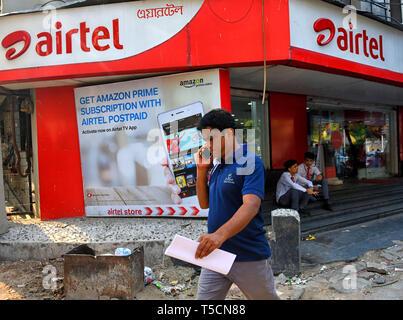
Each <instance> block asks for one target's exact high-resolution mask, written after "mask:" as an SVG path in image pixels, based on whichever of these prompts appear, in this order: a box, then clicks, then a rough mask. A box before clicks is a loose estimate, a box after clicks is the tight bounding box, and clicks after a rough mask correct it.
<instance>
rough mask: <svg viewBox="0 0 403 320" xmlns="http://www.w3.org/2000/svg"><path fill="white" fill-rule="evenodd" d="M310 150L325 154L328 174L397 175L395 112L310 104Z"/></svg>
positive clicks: (356, 176)
mask: <svg viewBox="0 0 403 320" xmlns="http://www.w3.org/2000/svg"><path fill="white" fill-rule="evenodd" d="M307 111H308V113H307V114H308V135H309V137H308V143H309V149H310V151H312V152H314V153H315V154H317V153H318V152H319V154H321V153H322V154H323V157H322V160H321V159H319V158H318V161H319V162H321V163H320V165H321V167H322V170H323V171H324V172H326V173H327V175H328V176H330V177H332V175H334V177H336V176H337V177H338V178H340V179H349V178H352V179H375V178H384V177H390V176H392V175H393V161H394V159H393V157H392V152H391V149H392V145H393V144H392V141H391V140H392V128H391V114H392V111H391V112H387V111H385V112H382V111H367V110H348V109H342V108H337V109H336V108H334V109H332V108H329V107H324V108H320V107H317V106H309V105H308V110H307Z"/></svg>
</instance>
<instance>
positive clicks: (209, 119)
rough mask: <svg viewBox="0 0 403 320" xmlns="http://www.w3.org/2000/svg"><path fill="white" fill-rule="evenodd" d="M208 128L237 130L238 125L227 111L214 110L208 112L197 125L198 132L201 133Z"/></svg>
mask: <svg viewBox="0 0 403 320" xmlns="http://www.w3.org/2000/svg"><path fill="white" fill-rule="evenodd" d="M207 127H211V128H212V129H218V130H220V131H223V130H224V129H228V128H232V129H236V128H237V125H236V123H235V120H234V117H233V116H232V114H231V113H229V112H228V111H227V110H224V109H213V110H211V111H209V112H207V113H206V114H205V115H204V116H203V118H201V120H200V121H199V123H198V124H197V130H199V131H202V130H203V129H205V128H207Z"/></svg>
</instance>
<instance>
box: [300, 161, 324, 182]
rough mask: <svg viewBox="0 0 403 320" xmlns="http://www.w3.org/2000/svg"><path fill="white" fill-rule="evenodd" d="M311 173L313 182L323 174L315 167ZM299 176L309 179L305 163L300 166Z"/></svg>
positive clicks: (312, 167) (310, 170) (311, 169)
mask: <svg viewBox="0 0 403 320" xmlns="http://www.w3.org/2000/svg"><path fill="white" fill-rule="evenodd" d="M309 173H310V174H311V180H313V179H314V178H316V177H317V176H319V175H321V174H322V173H321V172H320V170H319V169H318V168H317V167H315V166H311V167H310V169H309ZM298 174H299V175H300V176H301V177H303V178H305V179H308V166H307V165H306V164H305V163H301V164H300V165H299V166H298Z"/></svg>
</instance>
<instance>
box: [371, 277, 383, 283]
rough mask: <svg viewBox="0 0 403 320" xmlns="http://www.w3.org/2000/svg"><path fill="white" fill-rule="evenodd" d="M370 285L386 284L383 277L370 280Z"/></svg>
mask: <svg viewBox="0 0 403 320" xmlns="http://www.w3.org/2000/svg"><path fill="white" fill-rule="evenodd" d="M372 283H375V284H384V283H386V279H385V278H384V277H378V278H374V279H372Z"/></svg>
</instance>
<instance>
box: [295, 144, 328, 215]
mask: <svg viewBox="0 0 403 320" xmlns="http://www.w3.org/2000/svg"><path fill="white" fill-rule="evenodd" d="M314 158H315V156H314V154H313V153H312V152H306V153H305V154H304V162H303V163H301V164H300V165H299V166H298V175H300V176H301V177H303V178H305V179H306V180H309V181H312V184H313V186H314V187H313V189H314V191H319V188H320V187H321V189H322V195H323V199H324V205H323V208H324V209H326V210H329V211H332V210H333V209H332V207H331V205H330V204H329V188H328V183H327V179H326V178H323V175H322V173H321V172H320V170H319V169H318V168H317V167H315V166H314V165H313V163H314Z"/></svg>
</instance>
